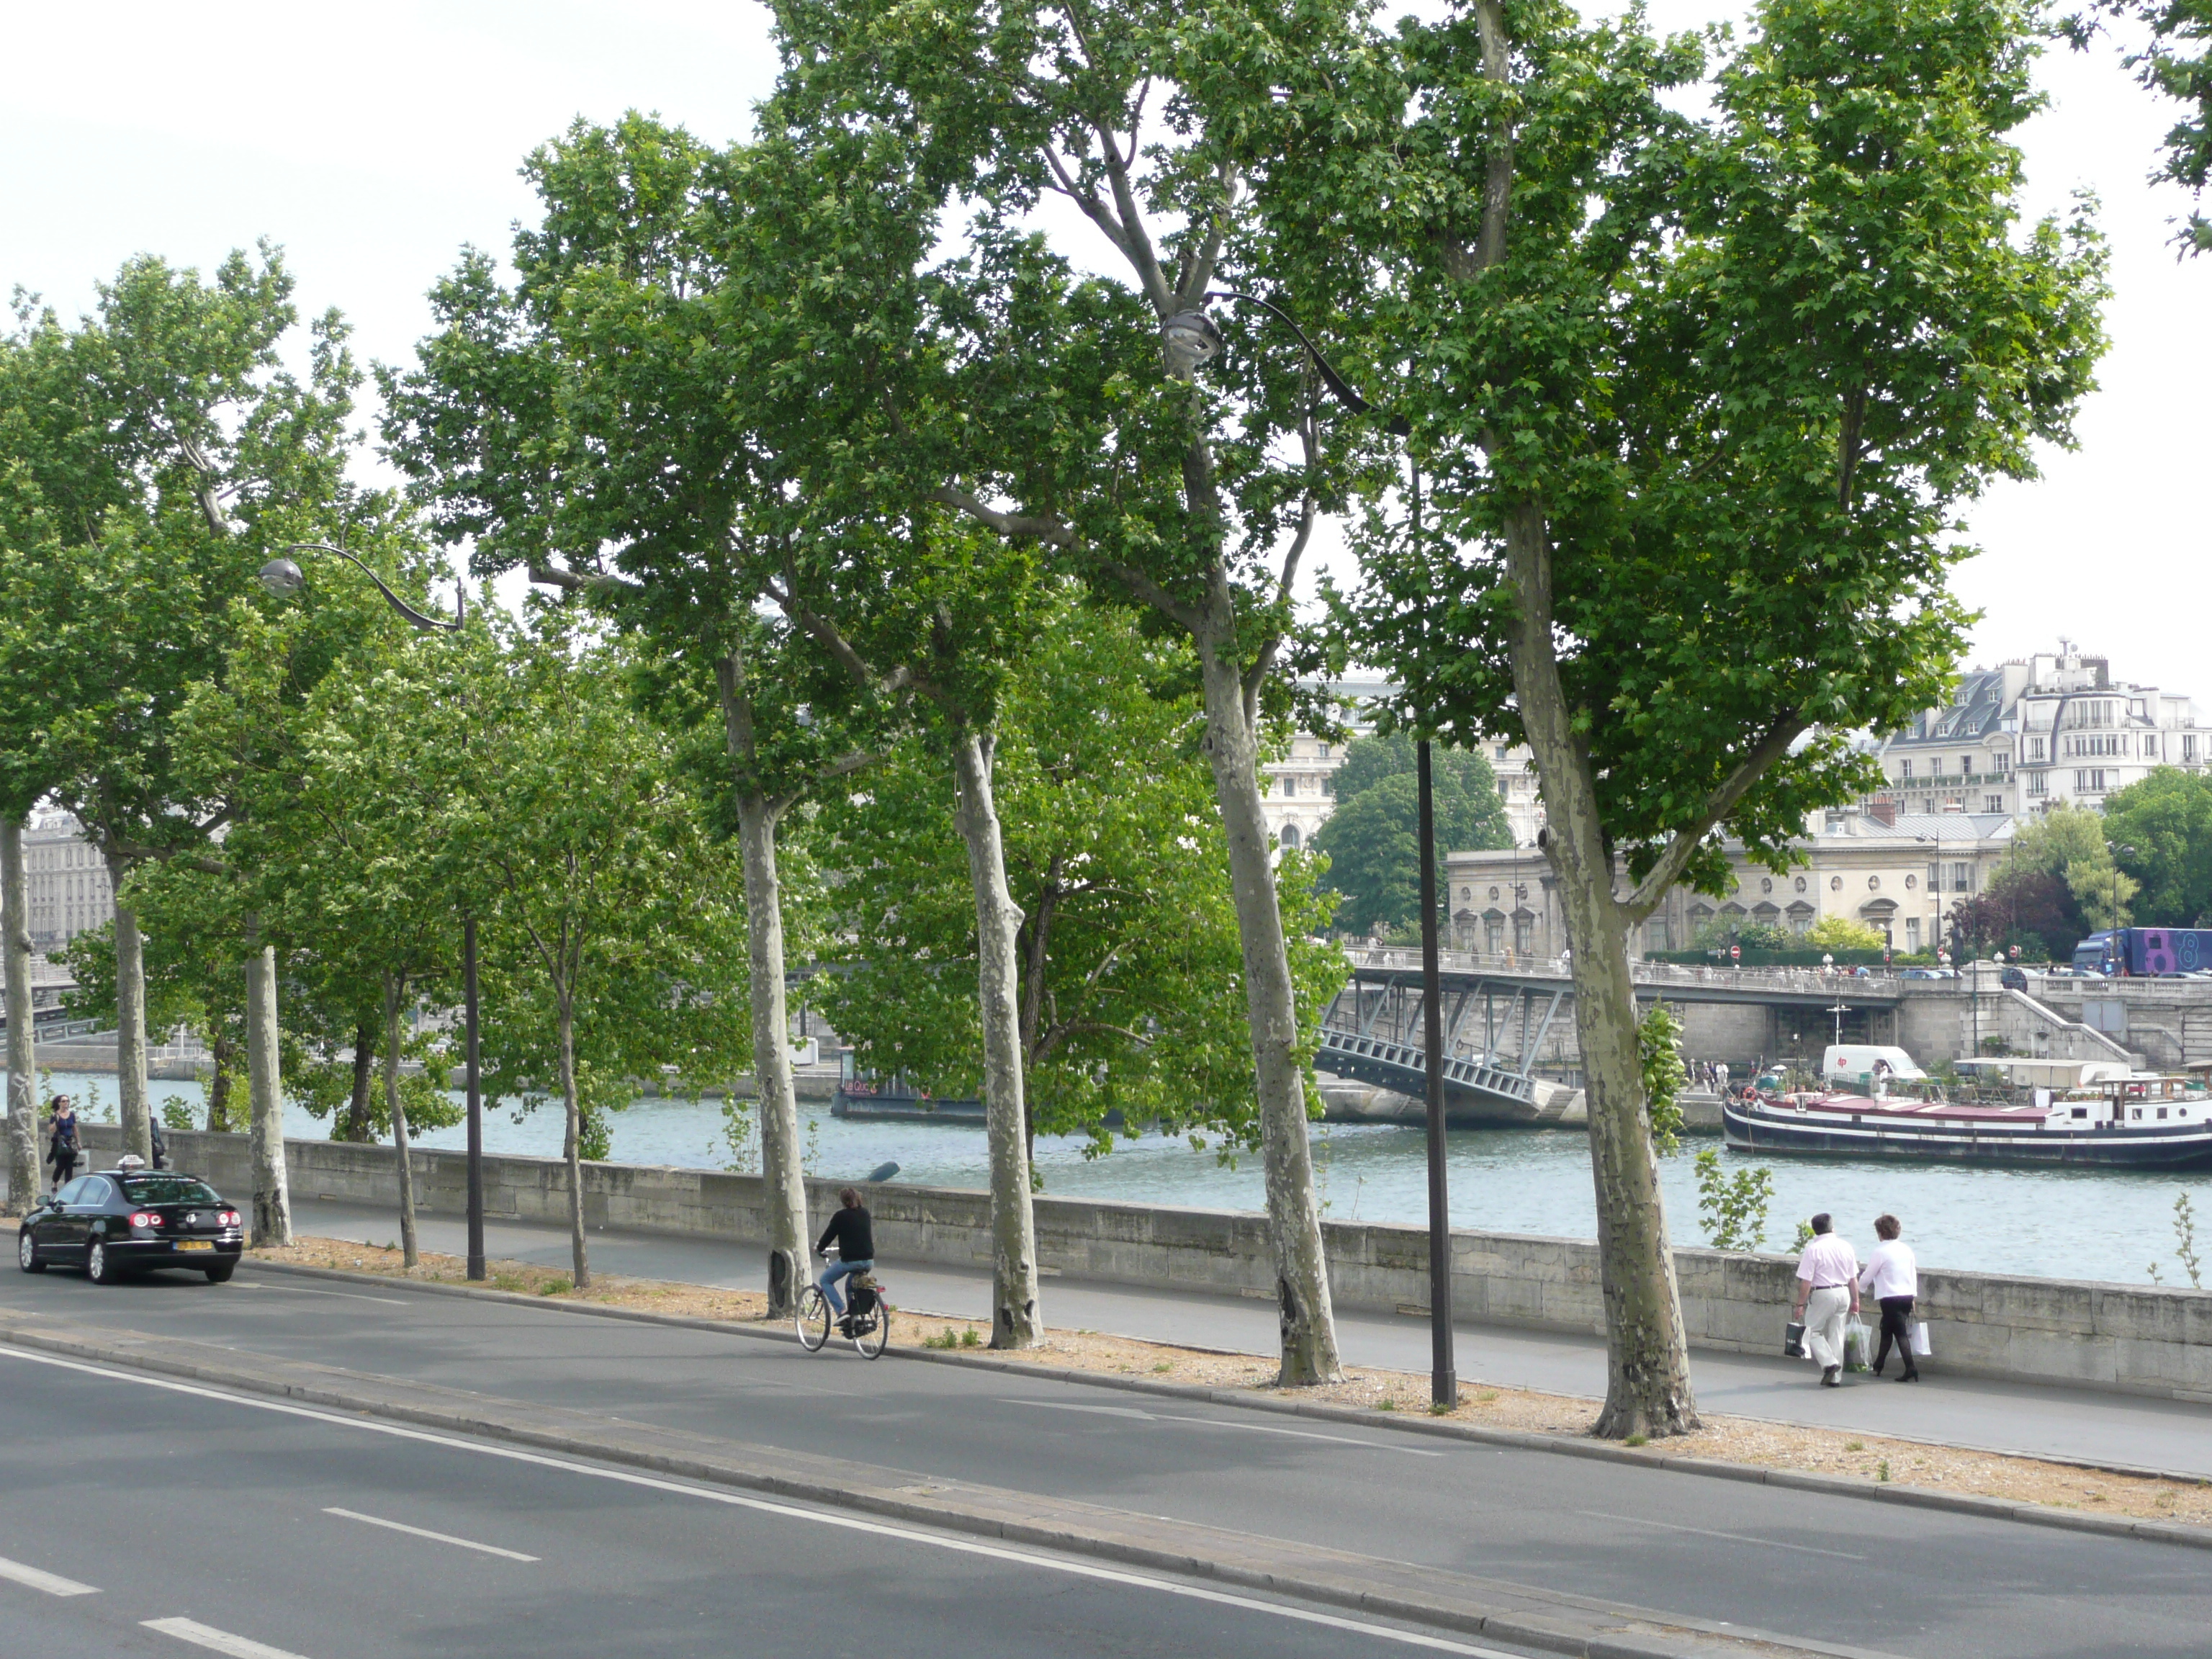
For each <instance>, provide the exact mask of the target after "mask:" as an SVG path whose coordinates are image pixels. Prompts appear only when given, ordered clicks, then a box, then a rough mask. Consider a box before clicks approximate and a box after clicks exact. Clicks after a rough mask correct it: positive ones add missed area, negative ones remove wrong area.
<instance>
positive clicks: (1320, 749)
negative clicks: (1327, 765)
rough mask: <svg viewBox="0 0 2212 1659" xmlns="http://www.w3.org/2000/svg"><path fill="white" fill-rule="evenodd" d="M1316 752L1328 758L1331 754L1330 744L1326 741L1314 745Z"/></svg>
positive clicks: (1323, 757) (1324, 758)
mask: <svg viewBox="0 0 2212 1659" xmlns="http://www.w3.org/2000/svg"><path fill="white" fill-rule="evenodd" d="M1314 753H1315V754H1316V755H1318V756H1319V757H1321V758H1322V759H1323V760H1327V759H1328V755H1329V749H1328V744H1325V743H1317V744H1315V745H1314Z"/></svg>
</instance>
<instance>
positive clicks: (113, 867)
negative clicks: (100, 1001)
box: [106, 852, 154, 1164]
mask: <svg viewBox="0 0 2212 1659" xmlns="http://www.w3.org/2000/svg"><path fill="white" fill-rule="evenodd" d="M106 860H107V879H108V884H109V885H110V886H111V887H112V888H113V889H114V890H115V1092H116V1096H117V1098H118V1100H119V1102H120V1103H121V1106H122V1117H123V1150H124V1151H125V1152H135V1153H137V1155H138V1156H139V1157H140V1158H143V1159H144V1160H145V1161H146V1162H147V1163H149V1164H151V1163H152V1162H153V1161H154V1127H153V1119H152V1118H151V1117H150V1116H149V1115H148V1111H147V1106H146V946H145V941H144V940H143V939H142V938H141V937H140V936H139V933H138V913H137V911H136V910H134V909H132V908H131V907H130V906H129V905H127V904H125V903H124V902H123V881H124V878H125V877H126V876H127V875H129V874H130V873H131V866H129V865H128V864H127V863H125V861H124V860H123V858H122V857H121V855H120V854H116V853H113V852H110V853H107V854H106Z"/></svg>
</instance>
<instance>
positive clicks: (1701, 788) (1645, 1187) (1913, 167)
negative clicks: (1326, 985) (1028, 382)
mask: <svg viewBox="0 0 2212 1659" xmlns="http://www.w3.org/2000/svg"><path fill="white" fill-rule="evenodd" d="M1711 51H1712V52H1714V53H1715V55H1714V56H1713V57H1712V58H1711V61H1710V62H1709V61H1708V57H1707V52H1708V48H1707V47H1706V46H1702V45H1701V44H1700V43H1699V41H1697V40H1692V39H1678V40H1659V39H1657V38H1655V37H1654V36H1653V35H1651V34H1650V33H1649V31H1648V29H1647V27H1646V26H1645V25H1644V21H1642V19H1641V18H1640V16H1639V15H1636V14H1633V13H1632V14H1630V15H1627V16H1626V17H1625V18H1623V19H1621V20H1619V21H1596V22H1586V21H1583V18H1582V16H1581V15H1579V14H1578V13H1577V12H1576V11H1575V10H1574V9H1571V8H1570V7H1568V6H1565V5H1564V4H1553V3H1547V0H1521V3H1513V4H1506V3H1503V0H1469V3H1466V4H1462V5H1459V6H1455V7H1454V8H1452V9H1449V11H1448V12H1447V13H1446V14H1444V15H1442V16H1440V17H1437V18H1436V19H1433V20H1428V21H1409V22H1407V23H1405V24H1404V25H1402V26H1401V27H1400V28H1399V30H1398V31H1397V32H1396V33H1395V36H1385V35H1383V33H1381V32H1380V31H1379V30H1378V29H1376V28H1375V27H1372V26H1371V25H1370V23H1369V21H1367V20H1366V18H1365V17H1364V15H1356V14H1352V13H1348V12H1344V11H1340V10H1337V9H1332V8H1328V7H1311V6H1297V7H1291V8H1287V9H1284V10H1282V11H1277V10H1275V9H1270V8H1251V9H1237V8H1231V9H1225V10H1224V11H1222V12H1219V13H1216V14H1212V15H1210V17H1209V20H1208V25H1207V27H1206V29H1204V30H1202V31H1200V37H1199V38H1198V39H1196V40H1194V43H1193V52H1192V56H1193V59H1194V62H1195V63H1197V64H1200V65H1201V66H1202V69H1201V70H1200V71H1197V73H1198V74H1199V75H1200V79H1199V82H1198V86H1197V90H1196V91H1195V93H1194V97H1195V98H1197V99H1198V100H1200V101H1201V102H1203V103H1206V104H1208V105H1210V106H1216V107H1218V108H1222V109H1225V110H1234V111H1235V112H1237V118H1238V121H1239V122H1240V123H1241V125H1239V126H1238V127H1237V131H1238V132H1239V141H1238V150H1237V155H1238V158H1239V159H1240V160H1242V161H1244V162H1245V165H1246V166H1247V167H1248V169H1249V173H1250V175H1251V177H1252V179H1253V189H1254V191H1255V200H1256V202H1257V203H1258V204H1259V205H1260V208H1261V211H1263V212H1264V213H1265V215H1266V216H1267V218H1268V219H1269V221H1270V222H1271V223H1272V225H1273V227H1274V233H1273V246H1275V247H1276V248H1277V249H1278V250H1279V252H1280V254H1281V255H1282V256H1283V257H1284V258H1286V259H1291V260H1292V261H1293V262H1294V263H1293V264H1292V265H1291V268H1290V269H1289V270H1287V271H1286V273H1285V282H1286V283H1288V284H1289V285H1290V286H1291V288H1293V289H1304V290H1306V291H1309V292H1311V293H1313V294H1315V295H1316V296H1328V295H1334V309H1335V310H1336V311H1337V312H1338V313H1340V314H1341V315H1343V316H1344V317H1345V318H1346V319H1347V328H1348V329H1350V328H1353V327H1355V326H1356V329H1357V331H1358V332H1359V333H1361V334H1364V339H1365V343H1364V346H1363V347H1360V348H1359V352H1360V355H1363V356H1365V357H1366V358H1368V359H1369V360H1370V361H1372V362H1376V364H1377V365H1378V366H1383V365H1389V366H1402V367H1398V368H1395V372H1394V373H1393V374H1391V376H1390V377H1389V380H1388V381H1387V382H1386V383H1385V384H1384V385H1383V388H1382V390H1381V392H1379V393H1378V401H1381V402H1383V403H1384V404H1386V405H1387V406H1388V407H1389V409H1391V410H1393V411H1394V412H1395V414H1396V415H1397V416H1399V417H1400V418H1401V419H1402V420H1404V421H1405V422H1406V423H1407V426H1408V428H1410V435H1409V437H1408V445H1409V447H1410V450H1411V453H1412V458H1413V462H1414V463H1415V464H1416V465H1417V466H1418V467H1419V471H1420V472H1421V473H1422V474H1423V475H1424V476H1425V479H1426V481H1427V482H1426V485H1425V489H1426V491H1427V494H1426V512H1425V516H1424V517H1422V518H1418V519H1417V518H1416V517H1415V515H1414V514H1413V512H1412V511H1411V510H1410V509H1411V507H1412V506H1413V501H1414V500H1415V499H1417V497H1415V496H1414V495H1413V492H1412V491H1410V490H1408V491H1405V492H1400V493H1395V494H1392V495H1378V496H1376V497H1375V498H1373V500H1372V504H1371V507H1370V513H1369V514H1368V516H1367V517H1366V518H1365V519H1364V520H1363V521H1362V526H1361V534H1360V537H1359V540H1360V544H1361V547H1360V551H1361V568H1362V580H1361V582H1360V585H1359V588H1358V592H1357V594H1356V595H1355V596H1354V597H1353V599H1352V603H1351V605H1350V611H1351V615H1352V621H1353V626H1354V629H1355V631H1356V635H1357V639H1358V648H1359V649H1360V650H1361V651H1362V652H1363V653H1364V654H1366V655H1367V657H1368V659H1370V660H1372V661H1374V662H1375V663H1376V665H1378V666H1380V667H1383V668H1384V669H1386V670H1387V671H1389V672H1390V673H1391V674H1392V675H1393V676H1394V677H1395V679H1396V680H1397V681H1398V683H1399V684H1400V685H1401V688H1402V691H1401V698H1400V703H1399V707H1400V708H1401V710H1402V712H1403V714H1404V715H1405V717H1406V718H1407V720H1408V721H1409V722H1410V723H1412V724H1413V725H1414V726H1415V727H1416V729H1418V730H1422V731H1426V732H1433V733H1435V734H1437V735H1439V736H1443V737H1447V738H1452V739H1454V740H1457V741H1461V742H1465V743H1474V742H1479V741H1482V740H1502V741H1508V742H1526V743H1527V744H1528V745H1529V748H1530V750H1531V751H1532V753H1533V755H1534V766H1535V770H1536V773H1537V776H1538V779H1539V783H1540V787H1541V795H1542V799H1543V803H1544V806H1545V809H1546V815H1547V823H1546V829H1545V833H1544V835H1543V836H1542V837H1541V847H1542V849H1543V853H1544V855H1545V857H1546V858H1547V860H1548V862H1549V863H1550V865H1551V866H1552V869H1553V873H1554V874H1555V876H1556V877H1557V878H1558V882H1559V890H1560V894H1561V896H1562V901H1563V907H1564V909H1565V917H1566V921H1567V926H1568V933H1569V934H1570V937H1571V941H1572V945H1573V957H1572V973H1573V983H1574V992H1575V1005H1576V1021H1577V1036H1578V1038H1579V1040H1580V1044H1581V1052H1582V1057H1583V1075H1584V1079H1585V1086H1586V1090H1587V1093H1588V1097H1589V1122H1590V1136H1589V1140H1590V1153H1591V1162H1592V1171H1593V1179H1594V1182H1595V1188H1596V1194H1597V1215H1598V1238H1599V1245H1600V1251H1601V1288H1602V1292H1603V1307H1604V1316H1605V1324H1606V1332H1607V1349H1608V1354H1609V1376H1608V1383H1607V1400H1606V1403H1605V1406H1604V1408H1603V1410H1602V1412H1601V1416H1600V1419H1599V1425H1598V1426H1599V1431H1600V1432H1601V1433H1603V1434H1605V1435H1607V1436H1611V1437H1623V1436H1627V1435H1631V1434H1639V1433H1640V1434H1649V1435H1652V1436H1659V1435H1665V1434H1672V1433H1676V1432H1680V1431H1684V1430H1686V1429H1688V1428H1690V1427H1691V1426H1692V1425H1694V1423H1695V1422H1696V1420H1697V1416H1696V1403H1695V1399H1694V1395H1693V1393H1692V1388H1691V1382H1690V1376H1689V1369H1688V1364H1687V1354H1686V1346H1685V1340H1684V1331H1683V1325H1682V1319H1681V1313H1680V1299H1679V1295H1678V1292H1677V1290H1676V1285H1675V1280H1674V1267H1673V1259H1672V1256H1671V1255H1670V1253H1669V1250H1668V1234H1667V1227H1666V1218H1665V1215H1664V1212H1663V1207H1662V1202H1661V1196H1660V1189H1659V1183H1658V1177H1657V1170H1656V1161H1655V1158H1654V1156H1653V1151H1652V1136H1651V1131H1650V1122H1649V1121H1648V1118H1647V1113H1646V1102H1645V1099H1644V1089H1643V1085H1642V1083H1641V1081H1640V1079H1639V1071H1638V1045H1637V1021H1636V1010H1635V1002H1634V997H1633V993H1632V986H1631V981H1630V974H1629V951H1630V947H1631V944H1632V939H1633V935H1634V932H1635V929H1636V927H1637V926H1638V924H1639V923H1640V922H1641V921H1643V920H1644V918H1645V917H1647V916H1649V915H1650V914H1651V913H1652V912H1653V911H1654V910H1655V909H1656V908H1657V906H1658V904H1659V903H1660V902H1661V900H1662V898H1663V896H1665V894H1666V893H1667V892H1668V890H1669V889H1670V888H1671V887H1673V886H1674V884H1677V883H1678V882H1688V883H1690V884H1692V885H1694V886H1697V887H1699V888H1700V889H1701V890H1711V891H1718V890H1721V889H1722V884H1723V883H1724V882H1725V881H1726V879H1727V866H1726V863H1725V859H1724V856H1723V842H1722V838H1723V836H1728V837H1730V838H1732V839H1735V840H1736V841H1739V842H1741V844H1742V845H1743V846H1744V847H1746V848H1748V849H1749V851H1750V853H1751V854H1752V856H1753V857H1754V858H1755V859H1758V860H1760V861H1762V862H1765V863H1766V864H1768V865H1769V866H1771V867H1772V868H1775V869H1777V870H1780V869H1782V868H1784V867H1785V866H1787V864H1788V863H1789V862H1790V859H1791V851H1790V843H1791V842H1792V840H1793V839H1794V838H1795V837H1796V836H1797V835H1798V834H1800V833H1801V831H1802V826H1803V824H1804V823H1805V821H1806V817H1807V814H1808V812H1810V811H1814V810H1817V809H1819V808H1820V807H1821V806H1823V805H1828V804H1832V803H1836V802H1840V801H1844V800H1848V799H1853V798H1855V797H1856V796H1857V795H1858V794H1860V793H1863V791H1864V790H1866V789H1867V788H1869V787H1872V786H1873V785H1874V784H1875V782H1876V781H1878V779H1877V778H1876V776H1875V771H1874V769H1872V768H1871V766H1870V765H1869V763H1868V761H1867V760H1866V759H1865V758H1864V757H1863V756H1861V755H1859V754H1857V752H1856V751H1854V750H1852V748H1851V747H1850V744H1849V742H1848V740H1847V734H1848V733H1849V732H1850V731H1851V730H1853V729H1855V728H1857V727H1862V726H1867V727H1873V728H1875V729H1889V728H1893V727H1895V726H1901V725H1903V724H1904V723H1905V721H1906V720H1908V719H1910V718H1911V714H1913V712H1914V711H1916V710H1917V709H1919V708H1924V707H1927V706H1929V705H1932V704H1934V703H1936V702H1940V701H1941V700H1942V695H1943V692H1944V688H1945V686H1946V684H1947V683H1948V677H1949V675H1950V672H1951V669H1952V665H1953V664H1954V663H1955V661H1956V660H1957V658H1958V655H1959V653H1960V648H1961V647H1962V644H1963V640H1964V633H1965V628H1966V623H1967V621H1968V618H1967V617H1966V613H1965V611H1963V610H1962V608H1961V607H1960V605H1959V604H1958V603H1957V601H1956V600H1955V599H1954V597H1953V596H1952V594H1951V593H1950V591H1949V588H1948V574H1949V572H1950V570H1951V568H1953V567H1954V565H1955V564H1956V563H1957V562H1958V561H1959V560H1960V559H1961V558H1963V557H1965V556H1967V554H1968V552H1969V551H1970V550H1969V549H1968V548H1967V547H1966V545H1965V544H1963V543H1962V542H1961V541H1960V539H1959V536H1958V532H1957V530H1956V527H1955V520H1956V518H1957V515H1958V512H1959V509H1960V507H1961V506H1962V504H1964V503H1965V502H1966V501H1970V500H1971V499H1972V497H1973V496H1974V495H1976V494H1977V493H1978V491H1980V490H1981V489H1983V488H1984V486H1985V485H1987V484H1988V483H1990V481H1992V480H1994V479H1996V478H1998V477H2032V476H2033V474H2034V472H2035V470H2036V461H2035V453H2034V452H2035V447H2036V446H2037V445H2038V444H2039V443H2056V444H2064V443H2066V442H2068V441H2069V440H2070V422H2071V420H2072V417H2073V415H2074V412H2075V409H2076V408H2077V406H2078V404H2079V403H2080V401H2081V398H2082V396H2083V394H2084V393H2085V392H2087V389H2088V387H2089V386H2090V383H2091V374H2092V369H2093V364H2094V362H2095V361H2096V358H2097V356H2098V354H2099V352H2100V349H2101V347H2102V343H2103V341H2102V335H2101V331H2100V323H2099V307H2100V302H2101V300H2102V298H2103V296H2104V291H2105V286H2104V276H2103V271H2104V260H2103V254H2102V251H2101V248H2100V244H2099V242H2098V240H2097V238H2096V235H2095V233H2094V231H2093V228H2092V226H2091V225H2090V224H2089V222H2087V217H2086V215H2084V214H2081V213H2077V214H2076V215H2075V216H2072V217H2071V218H2070V219H2067V220H2064V221H2063V222H2061V221H2045V222H2040V223H2036V224H2022V223H2021V220H2020V216H2019V210H2018V207H2017V197H2018V193H2019V190H2020V185H2021V159H2020V153H2019V150H2018V149H2017V147H2016V145H2015V143H2014V142H2013V140H2012V138H2011V137H2010V136H2009V135H2011V134H2012V132H2013V131H2014V130H2015V129H2016V128H2017V127H2018V125H2020V124H2021V122H2022V121H2023V120H2025V119H2026V118H2027V117H2028V116H2029V115H2030V114H2032V113H2033V112H2034V110H2035V109H2036V108H2037V106H2038V99H2037V97H2036V94H2035V93H2034V91H2033V87H2032V85H2031V82H2030V64H2031V62H2032V60H2033V40H2031V39H2030V37H2029V35H2028V33H2027V19H2026V18H2025V16H2024V15H2023V14H2021V12H2020V11H2019V10H2018V9H2016V8H2015V7H2013V6H2011V5H2009V4H2008V3H2002V0H1967V3H1964V4H1960V3H1953V0H1942V3H1923V0H1832V3H1823V4H1820V5H1810V4H1802V3H1798V0H1771V3H1766V4H1763V5H1761V6H1759V7H1758V8H1757V9H1756V10H1755V11H1754V13H1753V18H1752V21H1751V23H1750V25H1749V27H1748V28H1747V33H1745V34H1744V36H1743V37H1742V39H1741V44H1740V45H1737V46H1733V47H1726V48H1724V47H1720V46H1714V47H1712V48H1711ZM1701 81H1703V82H1705V83H1706V88H1707V89H1708V90H1709V91H1710V93H1711V108H1710V112H1708V113H1705V114H1703V115H1693V114H1689V113H1686V112H1683V109H1682V106H1681V101H1680V98H1679V96H1678V94H1679V93H1680V91H1682V90H1683V89H1686V88H1690V87H1692V86H1693V85H1697V84H1699V82H1701ZM1223 119H1224V121H1226V120H1227V118H1226V117H1224V118H1223ZM1301 255H1303V256H1304V257H1303V258H1300V257H1299V256H1301ZM1355 319H1356V321H1355Z"/></svg>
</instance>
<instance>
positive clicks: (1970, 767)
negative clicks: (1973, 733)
mask: <svg viewBox="0 0 2212 1659" xmlns="http://www.w3.org/2000/svg"><path fill="white" fill-rule="evenodd" d="M1959 775H1960V777H1962V778H1971V777H1972V776H1973V775H1974V757H1972V755H1961V756H1960V757H1959Z"/></svg>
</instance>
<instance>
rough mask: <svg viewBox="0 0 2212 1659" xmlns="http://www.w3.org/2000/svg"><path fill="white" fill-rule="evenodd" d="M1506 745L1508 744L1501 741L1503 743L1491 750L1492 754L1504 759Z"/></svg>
mask: <svg viewBox="0 0 2212 1659" xmlns="http://www.w3.org/2000/svg"><path fill="white" fill-rule="evenodd" d="M1505 747H1506V746H1505V744H1502V743H1501V744H1498V746H1497V747H1496V748H1495V749H1493V750H1491V751H1490V752H1491V754H1492V755H1493V756H1494V757H1497V758H1498V759H1499V760H1504V758H1505Z"/></svg>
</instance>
